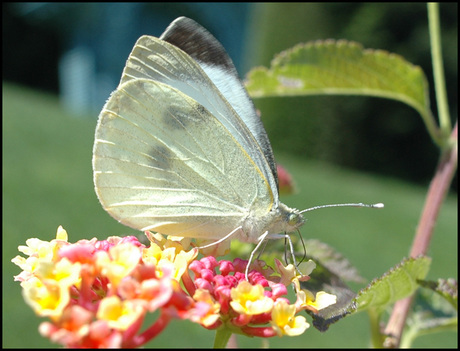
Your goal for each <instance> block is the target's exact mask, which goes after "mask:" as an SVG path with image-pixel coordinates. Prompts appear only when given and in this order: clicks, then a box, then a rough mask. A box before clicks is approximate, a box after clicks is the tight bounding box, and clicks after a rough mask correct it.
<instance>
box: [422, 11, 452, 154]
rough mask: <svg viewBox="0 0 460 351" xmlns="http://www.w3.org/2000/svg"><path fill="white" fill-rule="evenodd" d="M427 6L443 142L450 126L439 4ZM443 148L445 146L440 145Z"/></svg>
mask: <svg viewBox="0 0 460 351" xmlns="http://www.w3.org/2000/svg"><path fill="white" fill-rule="evenodd" d="M427 6H428V23H429V28H430V30H429V32H430V46H431V56H432V64H433V77H434V85H435V92H436V104H437V106H438V116H439V124H440V128H441V134H442V136H444V139H443V140H444V141H445V140H446V137H447V135H449V133H450V131H451V129H452V126H451V123H450V115H449V108H448V104H447V94H446V84H445V79H444V66H443V60H442V50H441V34H440V26H439V4H438V3H433V2H430V3H428V4H427ZM442 146H445V145H442Z"/></svg>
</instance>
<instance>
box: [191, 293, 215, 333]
mask: <svg viewBox="0 0 460 351" xmlns="http://www.w3.org/2000/svg"><path fill="white" fill-rule="evenodd" d="M193 299H194V300H195V301H196V303H197V304H196V305H197V307H196V308H195V309H196V310H197V313H196V314H194V315H192V316H191V318H190V319H191V320H192V321H194V322H195V321H196V322H199V323H200V324H201V325H203V326H205V327H209V326H211V325H213V324H214V323H216V322H217V320H218V319H219V317H220V315H219V312H220V304H219V303H218V302H216V301H214V298H213V297H212V295H211V293H210V292H209V291H208V290H204V289H197V290H196V291H195V294H194V295H193ZM203 305H204V306H206V308H203ZM202 311H204V313H203V312H202Z"/></svg>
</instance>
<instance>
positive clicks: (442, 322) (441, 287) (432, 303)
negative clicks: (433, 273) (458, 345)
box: [400, 279, 458, 348]
mask: <svg viewBox="0 0 460 351" xmlns="http://www.w3.org/2000/svg"><path fill="white" fill-rule="evenodd" d="M418 283H419V284H420V285H421V286H422V287H425V288H426V289H420V290H419V292H418V294H417V295H416V299H415V301H414V306H413V309H412V310H413V312H412V313H411V314H410V315H409V319H408V322H407V325H406V330H405V331H404V334H403V337H402V339H401V345H400V346H401V347H404V348H408V347H410V346H411V345H412V343H413V341H414V339H415V338H417V337H419V336H421V335H427V334H433V333H439V332H446V331H457V330H458V317H457V286H458V284H457V281H456V280H455V279H447V280H445V279H439V280H438V282H432V281H418Z"/></svg>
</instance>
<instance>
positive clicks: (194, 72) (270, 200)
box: [92, 17, 367, 245]
mask: <svg viewBox="0 0 460 351" xmlns="http://www.w3.org/2000/svg"><path fill="white" fill-rule="evenodd" d="M92 162H93V175H94V184H95V190H96V193H97V196H98V198H99V201H100V202H101V204H102V206H103V208H104V209H105V210H106V211H107V212H108V213H109V214H110V215H111V216H112V217H114V218H115V219H117V220H118V221H119V222H120V223H122V224H124V225H127V226H129V227H132V228H135V229H138V230H142V231H154V232H158V233H161V234H165V235H173V236H181V237H189V238H195V239H199V240H203V239H204V240H206V241H208V242H214V243H220V244H224V243H225V244H226V245H228V244H229V242H230V240H229V239H230V238H231V239H238V240H240V241H242V242H249V243H256V244H259V245H260V244H261V243H262V242H263V241H264V240H265V239H274V238H279V237H280V236H281V237H284V236H286V233H292V232H294V231H296V230H297V229H298V228H299V227H300V226H302V225H303V224H304V222H305V219H304V217H303V215H302V212H305V211H307V210H304V211H299V210H297V209H294V208H290V207H288V206H286V205H285V204H283V203H281V202H280V200H279V194H278V175H277V169H276V164H275V161H274V157H273V151H272V148H271V146H270V142H269V140H268V137H267V134H266V132H265V129H264V127H263V125H262V122H261V120H260V117H259V115H258V114H257V112H256V109H255V107H254V105H253V103H252V101H251V99H250V98H249V96H248V93H247V92H246V90H245V88H244V86H243V85H242V83H241V81H240V79H239V77H238V73H237V71H236V68H235V66H234V64H233V62H232V60H231V59H230V57H229V56H228V54H227V53H226V51H225V49H224V48H223V46H222V45H221V44H220V43H219V42H218V41H217V39H215V38H214V36H213V35H212V34H210V33H209V32H208V31H207V30H206V29H205V28H203V27H202V26H201V25H199V24H198V23H196V22H195V21H193V20H192V19H189V18H186V17H179V18H177V19H176V20H174V21H173V22H172V23H171V24H170V25H169V27H168V28H167V29H166V30H165V32H164V33H163V34H162V35H161V36H160V38H156V37H153V36H147V35H144V36H142V37H141V38H139V39H138V41H137V42H136V44H135V46H134V48H133V50H132V52H131V54H130V55H129V57H128V60H127V62H126V66H125V68H124V70H123V74H122V77H121V81H120V83H119V85H118V87H117V89H116V90H115V91H114V92H113V93H112V94H111V95H110V97H109V99H108V101H107V102H106V104H105V106H104V107H103V109H102V111H101V113H100V115H99V120H98V123H97V127H96V133H95V142H94V148H93V161H92ZM346 205H362V204H346ZM332 206H336V205H332ZM363 206H367V205H363ZM315 208H317V207H315ZM308 210H310V209H308Z"/></svg>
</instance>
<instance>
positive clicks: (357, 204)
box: [300, 202, 384, 213]
mask: <svg viewBox="0 0 460 351" xmlns="http://www.w3.org/2000/svg"><path fill="white" fill-rule="evenodd" d="M326 207H370V208H383V207H384V204H382V203H381V202H379V203H377V204H363V203H361V202H360V203H350V204H331V205H320V206H315V207H310V208H307V209H305V210H302V211H300V213H304V212H308V211H313V210H318V209H320V208H326Z"/></svg>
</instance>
